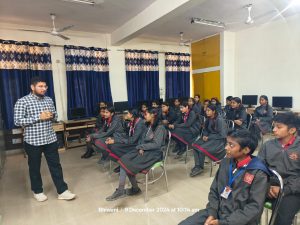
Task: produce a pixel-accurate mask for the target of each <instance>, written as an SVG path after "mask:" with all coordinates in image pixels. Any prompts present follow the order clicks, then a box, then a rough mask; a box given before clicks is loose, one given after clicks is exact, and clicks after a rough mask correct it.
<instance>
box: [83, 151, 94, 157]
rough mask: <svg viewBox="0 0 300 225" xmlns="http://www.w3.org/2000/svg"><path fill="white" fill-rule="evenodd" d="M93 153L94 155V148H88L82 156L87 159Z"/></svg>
mask: <svg viewBox="0 0 300 225" xmlns="http://www.w3.org/2000/svg"><path fill="white" fill-rule="evenodd" d="M93 155H94V150H93V149H89V150H88V151H87V153H86V154H85V155H84V157H83V158H85V159H88V158H91V157H92V156H93Z"/></svg>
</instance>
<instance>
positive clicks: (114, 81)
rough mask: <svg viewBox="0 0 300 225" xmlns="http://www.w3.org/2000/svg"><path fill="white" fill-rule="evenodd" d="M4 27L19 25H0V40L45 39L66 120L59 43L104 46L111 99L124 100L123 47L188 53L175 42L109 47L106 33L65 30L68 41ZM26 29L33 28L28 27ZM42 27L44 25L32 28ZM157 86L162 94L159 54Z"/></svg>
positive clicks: (59, 107)
mask: <svg viewBox="0 0 300 225" xmlns="http://www.w3.org/2000/svg"><path fill="white" fill-rule="evenodd" d="M8 28H19V27H18V26H16V25H8V24H0V39H5V40H17V41H33V42H45V43H49V44H50V45H61V46H51V58H52V70H53V80H54V91H55V98H56V104H57V112H58V115H59V119H60V120H65V119H67V85H66V67H65V58H64V50H63V47H62V46H63V45H64V44H67V45H77V46H86V47H90V46H93V47H101V48H108V49H109V50H110V51H109V65H110V66H109V70H110V71H109V72H110V85H111V91H112V98H113V101H115V102H117V101H127V89H126V72H125V53H124V51H120V50H124V49H126V48H131V49H144V50H156V51H161V52H166V51H171V52H190V49H189V48H187V47H182V46H178V45H161V44H159V43H149V42H147V40H142V39H134V40H132V41H130V42H127V43H126V44H124V45H122V46H110V43H109V40H110V35H109V34H96V33H83V32H68V35H67V36H69V37H70V38H71V40H69V41H64V40H62V39H60V38H57V37H54V36H51V35H48V34H44V33H32V32H24V31H17V30H12V29H8ZM30 29H34V28H33V27H30ZM36 29H43V30H44V29H45V28H36ZM159 86H160V89H161V94H162V95H161V97H162V98H164V95H165V61H164V54H163V53H160V54H159Z"/></svg>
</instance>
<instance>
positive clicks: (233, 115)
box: [226, 107, 247, 129]
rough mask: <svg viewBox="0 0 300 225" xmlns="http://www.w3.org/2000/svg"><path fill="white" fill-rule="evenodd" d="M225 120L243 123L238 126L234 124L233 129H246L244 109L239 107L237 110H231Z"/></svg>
mask: <svg viewBox="0 0 300 225" xmlns="http://www.w3.org/2000/svg"><path fill="white" fill-rule="evenodd" d="M226 119H228V120H241V121H242V122H243V123H242V124H241V125H240V126H239V125H237V124H234V128H238V129H241V128H247V112H246V109H245V107H240V108H239V109H232V110H230V111H229V112H228V114H226Z"/></svg>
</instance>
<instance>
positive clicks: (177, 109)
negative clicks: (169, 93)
mask: <svg viewBox="0 0 300 225" xmlns="http://www.w3.org/2000/svg"><path fill="white" fill-rule="evenodd" d="M173 103H174V106H173V109H174V111H175V113H176V115H177V117H181V111H180V103H181V101H180V99H179V98H175V99H174V102H173Z"/></svg>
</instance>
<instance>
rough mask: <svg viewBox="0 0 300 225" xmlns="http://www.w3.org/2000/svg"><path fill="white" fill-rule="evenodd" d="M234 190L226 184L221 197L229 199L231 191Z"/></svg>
mask: <svg viewBox="0 0 300 225" xmlns="http://www.w3.org/2000/svg"><path fill="white" fill-rule="evenodd" d="M231 192H232V190H231V188H230V187H228V186H226V187H225V188H224V190H223V192H222V193H221V197H223V198H225V199H228V197H229V195H230V193H231Z"/></svg>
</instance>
